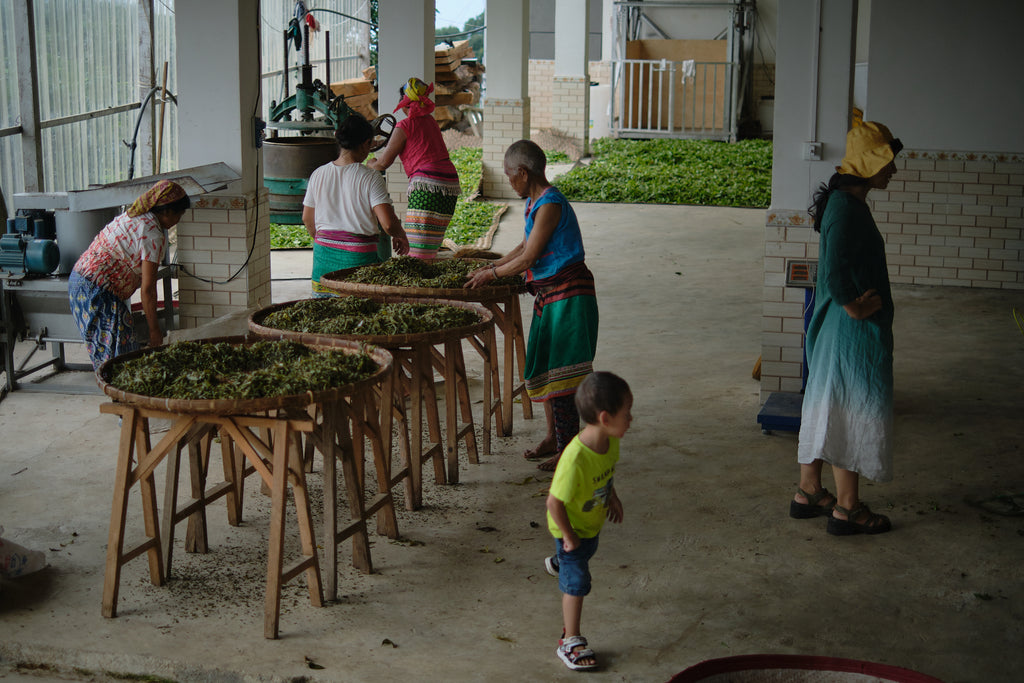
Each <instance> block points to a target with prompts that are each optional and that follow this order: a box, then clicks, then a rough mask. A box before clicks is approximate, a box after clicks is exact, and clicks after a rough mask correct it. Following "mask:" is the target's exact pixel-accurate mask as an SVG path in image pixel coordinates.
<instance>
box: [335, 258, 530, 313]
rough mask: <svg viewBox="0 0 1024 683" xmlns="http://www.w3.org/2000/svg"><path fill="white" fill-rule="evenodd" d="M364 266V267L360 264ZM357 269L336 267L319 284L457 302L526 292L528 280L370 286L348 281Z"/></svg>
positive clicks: (341, 289) (347, 291)
mask: <svg viewBox="0 0 1024 683" xmlns="http://www.w3.org/2000/svg"><path fill="white" fill-rule="evenodd" d="M470 260H473V261H477V262H479V263H480V265H485V264H487V263H490V261H487V260H486V259H470ZM360 267H362V266H360ZM360 267H356V268H344V269H342V270H335V271H332V272H330V273H327V274H326V275H321V276H320V284H321V285H323V286H324V287H327V288H328V289H333V290H334V291H336V292H338V293H340V294H354V295H357V296H365V297H367V298H373V299H377V300H385V299H381V297H395V296H397V297H405V298H410V297H414V298H417V299H419V298H422V297H430V298H435V299H449V300H456V301H479V302H488V301H495V300H500V299H507V298H509V297H510V296H513V295H518V294H523V293H525V292H526V291H527V290H526V283H525V282H524V283H522V284H519V285H502V286H500V287H480V288H479V289H465V288H463V287H458V288H455V289H446V288H442V287H402V286H399V285H371V284H365V283H361V282H349V281H348V278H349V277H350V276H351V275H352V274H353V273H355V271H357V270H359V268H360ZM386 300H387V301H398V300H400V299H391V298H386Z"/></svg>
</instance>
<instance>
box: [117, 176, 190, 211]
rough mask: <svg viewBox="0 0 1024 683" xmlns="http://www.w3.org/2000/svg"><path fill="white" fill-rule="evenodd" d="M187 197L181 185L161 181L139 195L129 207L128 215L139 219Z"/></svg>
mask: <svg viewBox="0 0 1024 683" xmlns="http://www.w3.org/2000/svg"><path fill="white" fill-rule="evenodd" d="M184 196H186V195H185V190H183V189H182V187H181V185H179V184H178V183H175V182H173V181H170V180H161V181H160V182H158V183H156V184H155V185H153V187H151V188H149V189H148V190H146V191H145V192H144V193H143V194H141V195H139V198H138V199H136V200H135V201H134V202H133V203H132V205H131V206H129V207H128V215H129V216H130V217H132V218H138V217H139V216H141V215H142V214H144V213H149V212H150V211H152V210H153V209H154V208H156V207H158V206H163V205H165V204H170V203H171V202H176V201H178V200H179V199H181V198H182V197H184Z"/></svg>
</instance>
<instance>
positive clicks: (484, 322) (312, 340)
mask: <svg viewBox="0 0 1024 683" xmlns="http://www.w3.org/2000/svg"><path fill="white" fill-rule="evenodd" d="M337 272H342V271H337ZM321 282H323V280H321ZM432 291H439V292H440V291H443V292H447V291H451V290H447V289H444V290H441V289H438V290H432ZM367 298H371V299H376V297H367ZM385 298H386V301H387V303H398V302H407V303H415V304H431V305H437V306H455V307H456V308H465V309H468V310H470V311H473V312H474V313H476V314H477V315H478V316H480V321H479V322H477V323H473V324H472V325H463V326H462V327H449V328H445V329H442V330H434V331H432V332H417V333H415V334H392V335H384V334H326V333H319V332H296V331H294V330H280V329H277V328H274V327H267V326H265V325H264V324H263V321H264V320H266V319H267V316H269V315H270V314H271V313H275V312H277V311H280V310H283V309H285V308H288V307H289V306H294V305H295V304H297V303H299V302H298V301H288V302H286V303H282V304H274V305H273V306H268V307H267V308H261V309H260V310H258V311H256V312H255V313H253V314H252V315H250V316H249V331H250V332H252V333H253V334H254V335H256V336H258V337H261V338H263V339H290V340H292V341H297V342H300V343H302V344H306V345H309V346H316V345H318V344H325V343H330V342H338V341H347V342H349V343H356V342H359V343H363V344H373V345H375V346H383V347H384V348H396V347H402V346H413V345H415V344H430V345H434V344H443V343H444V342H445V341H447V340H449V339H463V338H465V337H468V336H470V335H475V334H480V333H481V332H483V331H484V330H486V329H487V327H488V326H489V325H490V324H491V320H492V318H493V315H492V314H491V312H490V311H489V310H487V308H485V307H484V306H481V305H480V304H477V303H473V302H470V301H452V300H448V299H433V298H420V297H405V298H396V297H395V296H394V295H391V296H386V297H385Z"/></svg>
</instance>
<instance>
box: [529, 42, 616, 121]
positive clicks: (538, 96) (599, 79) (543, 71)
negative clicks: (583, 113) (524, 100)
mask: <svg viewBox="0 0 1024 683" xmlns="http://www.w3.org/2000/svg"><path fill="white" fill-rule="evenodd" d="M587 68H588V69H589V70H590V82H591V83H601V84H610V83H611V82H612V81H611V73H612V70H611V62H590V64H589V65H588V67H587ZM528 78H529V85H528V88H529V92H530V113H531V117H530V128H531V129H533V130H541V129H545V128H554V129H556V130H561V131H564V130H565V126H564V125H559V124H557V123H553V121H558V120H559V118H558V117H557V116H556V117H554V118H552V111H551V93H552V88H553V86H554V81H555V61H554V60H553V59H531V60H530V65H529V75H528ZM584 120H585V119H584Z"/></svg>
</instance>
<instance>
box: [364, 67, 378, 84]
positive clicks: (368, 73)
mask: <svg viewBox="0 0 1024 683" xmlns="http://www.w3.org/2000/svg"><path fill="white" fill-rule="evenodd" d="M363 78H365V79H366V80H368V81H375V80H377V67H375V66H368V67H366V68H365V69H363Z"/></svg>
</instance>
